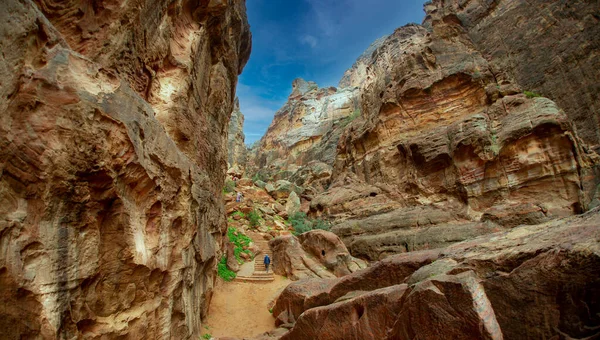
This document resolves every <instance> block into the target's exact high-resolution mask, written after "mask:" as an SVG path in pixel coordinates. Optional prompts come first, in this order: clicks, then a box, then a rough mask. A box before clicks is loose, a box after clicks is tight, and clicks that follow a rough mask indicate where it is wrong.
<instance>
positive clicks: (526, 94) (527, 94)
mask: <svg viewBox="0 0 600 340" xmlns="http://www.w3.org/2000/svg"><path fill="white" fill-rule="evenodd" d="M523 93H524V94H525V96H527V98H536V97H541V96H542V95H540V94H538V93H535V92H532V91H523Z"/></svg>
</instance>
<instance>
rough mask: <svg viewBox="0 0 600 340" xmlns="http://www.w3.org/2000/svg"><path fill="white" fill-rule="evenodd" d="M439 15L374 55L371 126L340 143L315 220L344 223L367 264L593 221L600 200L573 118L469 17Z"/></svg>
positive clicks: (360, 122)
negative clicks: (497, 56)
mask: <svg viewBox="0 0 600 340" xmlns="http://www.w3.org/2000/svg"><path fill="white" fill-rule="evenodd" d="M515 3H516V1H515ZM445 4H446V5H447V3H445ZM473 4H475V2H470V3H469V6H471V5H473ZM432 6H434V7H435V4H429V5H427V8H428V13H430V17H428V19H427V20H426V25H425V26H421V25H408V26H405V27H402V28H400V29H398V30H396V31H395V32H394V33H393V34H392V35H391V36H390V37H388V38H387V39H386V41H385V42H384V43H383V44H382V46H381V47H379V48H378V49H377V50H376V51H375V52H374V53H373V55H372V59H371V62H370V64H369V67H368V69H367V75H366V81H365V82H364V84H363V89H362V91H361V105H362V116H361V117H359V119H357V120H355V121H353V122H352V123H350V124H349V125H348V127H347V128H346V130H345V131H344V133H343V134H342V136H341V138H340V143H339V145H338V149H337V156H336V162H335V165H334V171H333V175H332V183H333V184H332V185H331V187H330V188H329V190H328V191H327V192H325V193H323V194H322V195H320V196H319V197H317V198H316V199H314V200H313V201H312V202H311V211H312V214H314V215H323V216H333V217H334V218H336V219H337V220H338V222H341V221H343V222H342V223H340V224H338V226H336V227H335V228H334V231H335V232H336V233H337V234H338V235H340V236H341V237H343V239H344V242H345V243H346V245H347V246H348V248H349V249H350V250H351V251H352V253H353V255H355V256H364V257H368V258H371V259H378V258H381V257H384V256H386V255H387V254H390V253H397V252H404V251H413V250H418V249H427V248H432V247H443V246H446V245H448V244H450V243H453V242H457V241H461V240H465V239H468V238H470V237H473V236H475V235H478V234H485V233H489V232H491V231H494V230H498V228H509V227H513V226H515V225H519V224H523V223H524V224H536V223H541V222H544V221H546V220H547V219H551V218H556V217H561V216H568V215H572V214H577V213H581V212H582V211H584V210H586V209H588V207H589V203H590V202H591V201H592V200H593V199H594V197H595V195H597V194H596V187H597V184H598V178H599V176H598V173H597V170H596V168H595V166H596V163H597V159H598V157H597V155H596V153H594V152H593V151H591V150H590V149H589V148H588V147H587V146H586V145H585V143H583V142H582V141H581V140H580V139H579V137H578V129H577V127H576V126H574V125H573V124H572V120H570V119H569V118H570V117H569V116H568V115H567V114H566V113H565V112H564V111H563V110H562V108H559V106H557V105H556V104H555V103H554V102H553V101H551V100H549V99H547V98H542V97H534V96H532V95H529V96H526V95H524V94H523V90H524V89H527V88H524V87H523V85H522V84H521V82H520V80H519V78H516V76H515V75H514V72H513V70H512V69H510V68H508V69H504V68H502V67H501V66H502V65H498V64H497V63H496V62H495V61H494V60H491V61H490V60H488V59H489V58H488V57H489V56H488V54H487V52H486V51H485V50H483V51H482V48H481V47H480V45H479V44H478V42H477V41H474V39H473V38H472V36H471V35H470V34H469V31H468V30H467V29H466V28H465V24H464V23H463V21H461V19H460V17H457V16H456V15H453V14H452V15H445V16H441V15H439V13H438V16H439V19H436V20H434V19H433V18H434V16H433V14H432V13H437V12H436V11H435V10H433V9H432ZM440 6H441V5H440ZM473 6H474V5H473ZM532 6H533V5H532ZM477 8H478V7H477ZM472 12H474V10H471V14H472ZM486 13H487V12H486ZM494 13H495V14H494V15H497V17H496V19H498V20H500V19H499V17H501V16H503V15H505V14H506V13H504V12H494ZM507 13H509V12H507ZM509 14H510V13H509ZM482 15H484V16H485V15H487V14H485V13H483V14H482ZM489 15H491V14H489ZM507 15H508V14H507ZM532 15H533V14H532ZM539 15H542V16H543V14H539ZM496 19H495V20H496ZM536 20H537V19H536ZM534 21H535V20H534ZM523 38H524V39H535V36H531V37H530V36H526V37H523ZM481 39H483V40H484V37H482V38H481ZM587 39H588V40H587V41H589V44H591V45H594V44H597V43H598V38H597V36H587ZM483 40H482V41H483ZM550 50H551V49H550ZM551 53H552V52H550V53H549V54H551ZM535 72H536V69H535V68H532V70H531V71H530V73H529V74H530V75H531V77H533V75H534V74H535ZM551 81H554V83H553V84H554V85H552V86H554V87H560V86H561V85H560V84H561V83H560V82H558V81H557V80H556V79H554V80H548V83H550V82H551ZM570 96H575V97H577V96H587V95H586V94H585V93H583V92H578V91H575V90H572V91H571V93H570ZM596 104H597V103H596ZM587 124H588V125H594V124H595V123H594V116H593V115H589V117H588V120H587Z"/></svg>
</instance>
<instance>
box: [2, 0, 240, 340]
mask: <svg viewBox="0 0 600 340" xmlns="http://www.w3.org/2000/svg"><path fill="white" fill-rule="evenodd" d="M0 23H1V24H0V46H1V50H2V58H0V78H1V79H2V82H1V83H0V110H1V111H2V112H3V113H2V115H1V117H0V120H1V124H0V202H1V203H0V304H2V306H3V307H2V308H1V309H0V333H1V334H2V337H3V338H7V339H22V338H45V339H54V338H59V339H71V338H100V337H102V338H119V337H122V338H178V339H179V338H180V339H187V338H198V337H199V336H200V334H201V325H202V320H203V318H204V317H205V314H206V312H207V306H208V303H209V301H210V298H211V294H212V287H213V282H214V278H215V271H216V270H215V269H216V268H215V267H216V257H217V255H218V254H219V252H221V250H220V249H219V247H220V244H222V243H221V238H222V236H221V235H222V234H223V232H224V226H225V221H224V217H223V216H224V213H223V204H222V202H221V200H220V192H221V189H222V188H223V180H224V173H225V170H226V157H227V155H226V148H225V145H226V139H225V136H226V134H225V131H226V130H225V129H226V128H227V126H226V124H227V121H228V116H229V114H230V113H231V111H232V109H233V99H234V94H235V85H236V81H237V75H238V74H239V73H240V72H241V70H242V68H243V66H244V64H245V62H246V60H247V59H248V56H249V50H250V34H249V30H248V24H247V21H246V15H245V6H244V2H243V1H230V2H227V3H224V2H215V1H210V2H207V1H202V2H192V1H180V2H171V1H151V2H147V3H139V2H131V1H129V2H127V1H112V2H106V1H105V2H95V3H93V4H92V3H88V2H81V1H62V2H51V1H44V0H39V1H35V2H34V1H12V0H9V1H4V2H3V3H2V11H0Z"/></svg>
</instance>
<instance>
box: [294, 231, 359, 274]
mask: <svg viewBox="0 0 600 340" xmlns="http://www.w3.org/2000/svg"><path fill="white" fill-rule="evenodd" d="M298 240H299V241H300V244H301V245H302V249H304V251H305V252H307V253H309V254H310V255H312V256H313V257H314V258H316V259H318V260H319V262H320V263H322V264H323V265H324V266H325V267H326V268H327V269H328V270H330V271H331V272H333V274H334V275H335V276H337V277H341V276H344V275H348V274H350V273H353V272H355V271H358V270H360V269H364V268H366V267H367V264H366V262H365V261H363V260H360V259H357V258H354V257H352V256H351V255H350V252H349V251H348V249H346V246H345V245H344V243H343V242H342V241H341V240H340V238H339V237H338V236H337V235H335V234H334V233H331V232H328V231H324V230H311V231H308V232H305V233H303V234H301V235H299V236H298Z"/></svg>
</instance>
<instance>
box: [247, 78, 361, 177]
mask: <svg viewBox="0 0 600 340" xmlns="http://www.w3.org/2000/svg"><path fill="white" fill-rule="evenodd" d="M358 94H359V91H358V89H355V88H340V89H337V88H335V87H329V88H319V87H318V86H317V84H315V83H314V82H311V81H309V82H307V81H305V80H304V79H301V78H298V79H296V80H294V82H293V83H292V93H291V94H290V96H289V97H288V101H287V102H286V103H285V104H284V106H283V107H282V108H281V109H279V110H278V111H277V112H276V113H275V117H274V118H273V121H272V122H271V125H270V126H269V128H268V130H267V132H266V134H265V135H264V136H263V137H262V138H261V140H260V142H259V144H258V146H257V147H256V148H254V149H253V153H254V157H255V159H254V162H255V163H256V166H257V167H258V169H260V170H261V171H262V172H264V173H266V174H267V175H268V176H269V177H270V176H273V175H276V174H277V173H279V172H282V171H290V175H291V174H293V172H295V171H296V170H297V167H294V166H301V165H305V164H307V163H308V162H310V161H312V160H318V161H321V162H325V163H328V164H333V161H334V159H335V150H336V146H337V143H338V139H339V136H340V134H341V132H342V130H343V128H344V127H345V126H346V125H347V124H348V123H349V122H350V121H351V120H352V119H354V118H355V117H356V116H358V115H359V114H360V112H359V106H358V105H359V100H358ZM279 179H284V178H279ZM285 179H287V178H285Z"/></svg>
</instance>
